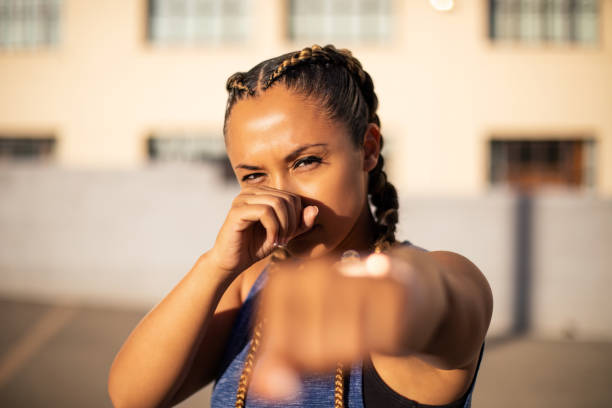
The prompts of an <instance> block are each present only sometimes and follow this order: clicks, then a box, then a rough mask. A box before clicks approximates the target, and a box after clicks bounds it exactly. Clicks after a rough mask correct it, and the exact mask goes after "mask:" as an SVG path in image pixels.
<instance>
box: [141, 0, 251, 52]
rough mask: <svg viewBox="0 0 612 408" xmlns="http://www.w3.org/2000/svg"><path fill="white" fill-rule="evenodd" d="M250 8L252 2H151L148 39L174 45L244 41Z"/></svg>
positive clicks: (206, 0) (220, 0)
mask: <svg viewBox="0 0 612 408" xmlns="http://www.w3.org/2000/svg"><path fill="white" fill-rule="evenodd" d="M249 6H250V1H249V0H149V1H148V24H149V27H148V38H149V41H151V42H152V43H155V44H173V45H194V44H195V45H198V44H220V43H234V42H241V41H244V40H246V38H247V35H248V32H249V30H248V22H249V21H248V20H249V19H248V16H249V12H248V11H249V10H248V7H249Z"/></svg>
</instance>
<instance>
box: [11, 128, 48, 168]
mask: <svg viewBox="0 0 612 408" xmlns="http://www.w3.org/2000/svg"><path fill="white" fill-rule="evenodd" d="M54 149H55V138H53V137H26V136H19V137H17V136H11V135H0V161H2V162H7V161H11V162H14V161H36V160H45V159H49V158H51V157H52V156H53V153H54Z"/></svg>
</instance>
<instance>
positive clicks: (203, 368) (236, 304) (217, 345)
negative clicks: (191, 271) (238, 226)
mask: <svg viewBox="0 0 612 408" xmlns="http://www.w3.org/2000/svg"><path fill="white" fill-rule="evenodd" d="M243 276H244V272H243V273H242V274H240V275H238V276H237V277H236V279H234V281H233V282H232V283H231V284H230V285H229V286H228V287H227V289H226V290H225V292H224V293H223V295H222V296H221V299H220V300H219V303H218V304H217V307H216V309H215V312H214V314H213V316H212V318H211V320H210V322H209V324H208V325H207V327H204V328H203V330H204V333H203V336H202V339H201V341H200V343H199V346H198V348H197V350H196V351H195V355H194V357H193V362H192V364H191V365H190V366H189V367H188V372H187V373H186V374H185V378H184V380H183V381H182V382H181V383H180V386H179V387H178V389H177V390H176V392H175V393H174V395H173V397H172V401H171V405H175V404H178V403H179V402H181V401H183V400H185V399H187V398H188V397H189V396H191V395H192V394H194V393H195V392H197V391H198V390H200V389H201V388H202V387H204V386H206V385H207V384H209V383H210V382H211V381H213V380H214V379H215V378H216V376H217V372H218V370H219V368H220V365H221V359H222V357H223V352H224V350H225V345H226V343H227V341H228V340H229V335H230V333H231V329H232V326H233V324H234V320H235V319H236V316H237V314H238V310H239V309H240V306H241V304H242V302H241V299H240V289H241V286H242V281H243Z"/></svg>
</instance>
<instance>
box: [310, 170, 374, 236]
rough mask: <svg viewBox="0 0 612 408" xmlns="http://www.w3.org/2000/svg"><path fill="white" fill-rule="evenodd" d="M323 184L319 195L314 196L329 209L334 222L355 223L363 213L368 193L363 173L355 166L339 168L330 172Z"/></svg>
mask: <svg viewBox="0 0 612 408" xmlns="http://www.w3.org/2000/svg"><path fill="white" fill-rule="evenodd" d="M329 173H330V174H327V175H326V176H325V178H324V179H325V181H324V182H323V183H321V187H320V189H319V190H320V191H319V193H318V195H316V196H314V197H316V198H317V199H318V200H319V201H321V202H322V203H323V204H324V205H325V206H327V207H329V212H330V213H331V214H329V216H330V218H333V220H332V222H341V223H344V222H348V223H351V224H352V222H354V218H355V217H356V216H358V215H359V214H360V213H361V210H362V207H363V205H364V201H365V199H366V198H365V197H366V191H365V188H366V187H365V185H364V179H363V172H360V171H359V169H356V168H354V166H349V165H345V166H338V167H337V168H336V169H335V171H334V172H329Z"/></svg>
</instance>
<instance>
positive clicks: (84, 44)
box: [0, 0, 612, 196]
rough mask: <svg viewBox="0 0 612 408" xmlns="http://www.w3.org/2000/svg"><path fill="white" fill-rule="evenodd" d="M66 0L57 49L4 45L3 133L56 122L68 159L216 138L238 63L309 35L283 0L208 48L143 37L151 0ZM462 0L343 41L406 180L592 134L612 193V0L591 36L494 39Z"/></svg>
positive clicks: (415, 6)
mask: <svg viewBox="0 0 612 408" xmlns="http://www.w3.org/2000/svg"><path fill="white" fill-rule="evenodd" d="M62 3H63V5H64V7H63V10H62V24H61V42H60V44H59V45H58V46H57V48H54V49H51V50H42V51H31V50H24V51H1V52H0V90H1V92H0V133H28V132H42V133H49V132H50V133H54V134H55V135H56V136H57V138H58V141H59V144H58V152H57V157H56V161H57V163H59V164H60V165H62V166H66V167H70V168H93V169H95V168H104V169H111V170H112V169H118V168H122V169H127V168H137V167H138V166H141V165H142V164H143V163H145V162H146V149H145V139H146V137H147V136H148V135H149V134H150V133H151V132H156V131H181V130H186V131H198V130H200V131H203V132H205V133H208V134H211V135H213V136H216V137H218V136H219V135H220V133H221V122H222V119H223V109H224V106H225V98H226V94H225V89H224V84H225V80H226V78H227V77H228V76H229V75H230V74H232V73H233V72H235V71H239V70H246V69H249V68H250V67H252V66H253V65H255V64H256V63H258V62H259V61H261V60H262V59H264V58H269V57H271V56H275V55H278V54H280V53H282V52H286V51H289V50H294V49H300V48H302V47H304V46H307V45H311V44H304V43H293V42H291V41H290V40H288V39H287V37H286V35H285V31H286V30H285V28H286V27H285V26H286V19H285V6H286V1H284V0H252V3H251V4H252V6H251V20H250V28H251V33H252V35H250V36H249V39H248V40H247V41H246V42H245V43H243V44H239V45H233V46H227V45H224V46H202V47H158V46H155V45H152V44H150V43H148V42H147V41H146V36H145V32H146V10H145V4H146V1H145V0H88V1H80V0H64V1H63V2H62ZM456 3H457V4H456V6H455V8H454V10H453V11H452V12H449V13H440V12H437V11H435V10H434V9H433V8H432V7H431V6H430V4H429V2H428V1H425V0H421V1H412V0H411V1H404V0H396V1H395V2H394V5H395V7H394V20H393V21H394V27H393V36H392V38H391V39H390V40H389V42H388V43H385V44H382V45H376V46H365V45H359V44H350V43H346V44H344V43H343V44H337V45H338V46H341V47H349V48H351V49H352V50H353V51H354V53H355V55H356V56H357V57H358V58H359V59H360V60H361V61H362V62H363V64H364V67H365V68H366V70H368V72H370V74H371V75H372V77H373V78H374V82H375V85H376V89H377V92H378V95H379V99H380V117H381V120H382V123H383V132H384V133H385V135H386V137H387V138H388V146H389V147H390V149H388V151H389V157H388V159H389V160H388V163H389V165H390V169H391V174H392V177H393V179H394V180H396V182H397V184H398V185H399V186H401V187H402V190H403V191H409V192H411V193H414V194H428V195H431V194H437V195H448V194H482V193H484V192H486V190H487V185H488V181H487V166H488V150H487V143H488V141H489V139H490V138H491V137H492V136H496V135H497V136H499V135H501V136H508V137H525V138H541V137H558V138H565V137H589V138H593V139H595V140H596V142H597V144H596V149H597V150H596V159H597V162H596V174H595V189H596V191H597V192H598V193H600V194H603V195H606V196H612V115H610V113H611V112H612V2H611V1H609V0H602V1H601V2H600V6H601V13H600V22H601V23H600V24H601V32H600V39H599V40H600V41H599V43H598V44H597V45H596V46H592V47H591V46H585V47H582V46H580V47H577V46H573V45H562V44H561V45H550V44H548V45H533V44H497V43H496V44H492V43H491V42H490V41H489V40H488V38H487V21H488V18H487V8H486V4H487V1H484V0H478V1H458V2H456ZM394 153H395V154H394Z"/></svg>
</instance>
